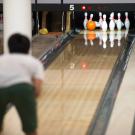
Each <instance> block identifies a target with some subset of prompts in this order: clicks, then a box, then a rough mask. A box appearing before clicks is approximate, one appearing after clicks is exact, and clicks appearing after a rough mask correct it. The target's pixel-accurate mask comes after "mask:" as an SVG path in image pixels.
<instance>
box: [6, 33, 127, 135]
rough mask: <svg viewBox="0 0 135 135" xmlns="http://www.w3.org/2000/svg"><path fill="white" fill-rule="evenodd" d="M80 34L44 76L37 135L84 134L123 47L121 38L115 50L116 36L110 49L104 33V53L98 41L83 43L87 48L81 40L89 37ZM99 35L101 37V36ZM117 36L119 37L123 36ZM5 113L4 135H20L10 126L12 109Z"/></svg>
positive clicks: (20, 133) (14, 117) (15, 119)
mask: <svg viewBox="0 0 135 135" xmlns="http://www.w3.org/2000/svg"><path fill="white" fill-rule="evenodd" d="M82 33H83V32H82ZM82 33H81V34H79V35H78V36H76V37H75V38H74V39H73V40H72V41H71V42H70V43H69V44H68V45H67V46H66V48H65V49H64V50H63V51H62V52H61V53H60V54H59V56H58V57H57V58H56V59H55V60H54V61H53V62H52V63H51V64H50V66H49V67H48V68H47V69H46V70H45V72H44V85H43V91H42V94H41V97H40V98H39V99H38V117H39V127H38V132H39V135H85V134H86V132H87V130H88V127H89V125H90V124H91V121H92V119H93V117H94V114H95V111H96V109H97V106H98V104H99V102H100V99H101V97H102V94H103V92H104V88H105V85H106V83H107V81H108V79H109V76H110V74H111V72H112V69H113V67H114V64H115V62H116V60H117V58H118V56H119V54H120V52H121V50H122V48H123V47H124V42H125V38H124V37H122V39H121V41H120V42H121V46H118V39H117V38H116V37H117V33H115V37H114V38H115V39H114V47H110V41H109V33H107V38H108V40H107V46H106V49H105V48H103V45H102V44H101V45H99V38H98V37H97V38H96V39H94V40H93V43H94V44H93V45H92V46H91V44H90V43H91V41H90V40H91V39H87V40H88V44H87V45H85V43H84V42H85V41H84V37H85V36H86V37H90V35H89V34H88V35H87V34H86V35H83V34H82ZM100 34H101V36H102V37H103V33H100ZM121 34H122V36H123V32H122V33H121ZM96 35H99V33H96ZM105 36H106V35H105ZM86 37H85V38H86ZM9 113H10V114H7V118H6V119H8V120H5V125H6V126H5V133H6V134H5V135H8V133H10V135H18V134H19V135H23V133H22V132H21V131H20V129H19V127H18V128H16V131H17V133H16V132H15V131H14V129H15V128H13V127H12V126H13V125H11V123H12V120H13V119H14V121H17V122H16V123H19V121H18V120H17V117H16V116H15V111H14V108H12V109H11V111H9ZM11 114H12V115H11ZM11 116H12V117H11ZM7 121H8V124H6V123H7ZM9 121H11V122H9ZM9 124H10V126H9ZM15 125H17V126H18V125H19V124H15ZM11 127H12V128H11ZM9 129H10V130H9ZM17 129H18V130H17ZM11 130H12V131H11ZM9 131H10V132H9Z"/></svg>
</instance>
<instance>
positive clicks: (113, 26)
mask: <svg viewBox="0 0 135 135" xmlns="http://www.w3.org/2000/svg"><path fill="white" fill-rule="evenodd" d="M109 28H110V31H113V30H114V28H115V20H114V12H112V13H111V14H110V23H109Z"/></svg>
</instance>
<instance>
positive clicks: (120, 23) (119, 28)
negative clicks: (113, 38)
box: [116, 13, 124, 30]
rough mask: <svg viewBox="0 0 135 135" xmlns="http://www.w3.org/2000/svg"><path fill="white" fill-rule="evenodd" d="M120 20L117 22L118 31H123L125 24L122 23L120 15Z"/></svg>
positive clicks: (119, 15)
mask: <svg viewBox="0 0 135 135" xmlns="http://www.w3.org/2000/svg"><path fill="white" fill-rule="evenodd" d="M117 15H118V20H117V21H116V26H117V29H118V30H121V29H122V26H123V25H124V24H123V22H122V21H121V14H120V13H118V14H117Z"/></svg>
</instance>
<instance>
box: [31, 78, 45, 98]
mask: <svg viewBox="0 0 135 135" xmlns="http://www.w3.org/2000/svg"><path fill="white" fill-rule="evenodd" d="M32 80H33V86H34V88H35V96H36V97H39V96H40V93H41V89H42V83H43V81H42V80H40V79H34V78H33V79H32Z"/></svg>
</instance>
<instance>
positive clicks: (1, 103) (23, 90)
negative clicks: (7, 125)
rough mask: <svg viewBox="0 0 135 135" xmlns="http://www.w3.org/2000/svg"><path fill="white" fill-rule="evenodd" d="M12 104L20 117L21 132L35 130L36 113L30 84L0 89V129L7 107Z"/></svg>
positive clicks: (32, 89)
mask: <svg viewBox="0 0 135 135" xmlns="http://www.w3.org/2000/svg"><path fill="white" fill-rule="evenodd" d="M9 103H11V104H13V105H14V106H15V107H16V109H17V111H18V114H19V116H20V119H21V122H22V126H23V131H24V132H25V133H31V132H34V131H35V130H36V128H37V112H36V101H35V94H34V88H33V86H31V85H30V84H26V83H21V84H16V85H13V86H10V87H7V88H0V128H1V129H2V124H3V118H4V115H5V113H6V111H7V105H8V104H9Z"/></svg>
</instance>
